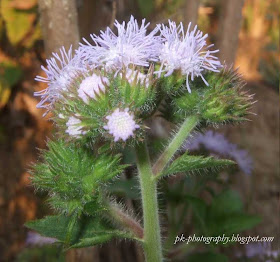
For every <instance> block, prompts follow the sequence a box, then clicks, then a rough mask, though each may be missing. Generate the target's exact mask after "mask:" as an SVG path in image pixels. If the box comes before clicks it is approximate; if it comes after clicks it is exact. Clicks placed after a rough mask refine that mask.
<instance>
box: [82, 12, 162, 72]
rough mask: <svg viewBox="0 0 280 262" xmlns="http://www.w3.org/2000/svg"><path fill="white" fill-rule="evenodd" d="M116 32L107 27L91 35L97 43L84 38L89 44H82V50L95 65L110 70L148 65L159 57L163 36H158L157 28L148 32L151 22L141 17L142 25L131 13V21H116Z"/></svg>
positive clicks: (90, 62)
mask: <svg viewBox="0 0 280 262" xmlns="http://www.w3.org/2000/svg"><path fill="white" fill-rule="evenodd" d="M114 25H115V27H116V29H117V34H115V33H113V31H112V30H111V29H110V28H109V27H107V29H106V31H105V32H103V31H101V33H100V36H96V35H94V34H93V35H91V38H92V40H93V41H94V43H95V45H91V44H90V43H89V42H88V41H87V40H85V39H84V41H85V42H86V45H81V47H80V49H79V51H78V52H79V53H81V54H82V56H83V57H85V58H86V59H88V60H89V64H91V65H95V66H96V67H98V66H100V65H102V66H104V67H105V69H106V70H107V71H111V70H120V69H122V68H123V67H128V66H129V65H138V66H145V67H146V66H149V61H155V60H157V51H158V46H159V44H160V37H158V36H155V34H156V33H157V32H158V28H155V29H154V30H153V31H152V32H151V33H149V34H147V27H148V26H149V23H147V24H145V19H143V20H142V24H141V26H139V25H138V23H137V20H136V19H135V18H134V17H133V16H131V18H130V20H129V22H128V23H127V24H126V23H125V22H123V23H122V24H120V23H119V22H118V21H117V20H116V21H115V24H114Z"/></svg>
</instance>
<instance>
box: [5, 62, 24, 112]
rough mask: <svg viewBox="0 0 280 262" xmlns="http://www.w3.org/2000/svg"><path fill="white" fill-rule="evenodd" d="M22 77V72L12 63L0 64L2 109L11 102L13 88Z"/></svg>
mask: <svg viewBox="0 0 280 262" xmlns="http://www.w3.org/2000/svg"><path fill="white" fill-rule="evenodd" d="M21 76H22V70H21V68H20V67H19V66H17V65H15V64H13V63H12V62H9V61H5V62H1V63H0V108H1V107H2V106H4V105H6V103H7V102H8V100H9V97H10V94H11V88H12V87H13V85H15V84H16V83H17V82H18V81H19V80H20V78H21Z"/></svg>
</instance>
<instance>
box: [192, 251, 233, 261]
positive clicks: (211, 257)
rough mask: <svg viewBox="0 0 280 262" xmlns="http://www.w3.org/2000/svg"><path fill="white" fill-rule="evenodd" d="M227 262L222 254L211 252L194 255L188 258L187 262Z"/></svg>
mask: <svg viewBox="0 0 280 262" xmlns="http://www.w3.org/2000/svg"><path fill="white" fill-rule="evenodd" d="M202 261H203V262H227V261H228V258H227V257H226V256H225V255H222V254H216V253H212V252H205V253H196V254H192V255H190V256H188V259H187V262H202Z"/></svg>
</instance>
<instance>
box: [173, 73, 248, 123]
mask: <svg viewBox="0 0 280 262" xmlns="http://www.w3.org/2000/svg"><path fill="white" fill-rule="evenodd" d="M205 78H206V80H207V82H208V83H209V86H205V85H204V84H203V85H201V83H200V82H199V81H200V80H198V81H197V82H194V85H193V87H192V92H191V93H185V94H183V95H181V96H179V97H175V98H174V99H173V105H174V107H175V109H176V111H177V112H176V116H177V119H181V118H184V117H186V116H187V115H199V116H200V118H201V120H204V121H206V122H208V123H222V122H225V121H227V122H229V121H230V122H233V121H242V120H246V119H247V118H246V117H247V115H248V113H249V110H250V108H251V105H252V104H253V103H252V96H251V95H248V94H247V93H246V92H244V91H243V90H242V87H243V86H244V83H243V81H242V80H241V77H240V75H238V73H237V72H236V71H233V70H231V69H227V68H225V69H223V70H222V71H221V72H220V73H218V74H217V73H213V72H211V73H208V74H207V75H206V76H205Z"/></svg>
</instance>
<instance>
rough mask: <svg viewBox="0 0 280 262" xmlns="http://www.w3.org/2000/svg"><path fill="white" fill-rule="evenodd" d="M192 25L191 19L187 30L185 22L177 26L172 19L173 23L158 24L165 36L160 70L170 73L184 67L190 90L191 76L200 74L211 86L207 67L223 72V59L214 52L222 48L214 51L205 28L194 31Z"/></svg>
mask: <svg viewBox="0 0 280 262" xmlns="http://www.w3.org/2000/svg"><path fill="white" fill-rule="evenodd" d="M190 27H191V23H189V25H188V29H187V32H186V33H185V32H184V27H183V24H182V23H180V25H179V26H178V27H177V25H176V23H175V22H172V21H170V20H169V27H168V26H165V25H163V24H162V25H158V28H159V30H160V33H161V36H162V38H163V43H162V46H161V49H160V51H159V60H160V62H161V67H160V70H159V74H161V73H162V72H166V74H165V76H169V75H171V74H172V73H173V71H174V70H180V71H181V73H182V75H186V84H187V88H188V91H189V92H191V89H190V86H189V77H190V78H191V81H193V80H194V77H197V76H200V77H201V78H202V80H203V81H204V83H205V84H206V85H207V86H208V83H207V81H206V80H205V78H204V77H203V75H202V73H203V71H204V70H210V71H213V72H219V68H220V67H221V63H220V61H219V60H218V58H217V57H215V56H214V55H213V54H214V53H217V52H218V51H219V50H213V51H210V50H209V48H210V47H212V46H213V45H207V43H206V38H207V37H208V35H207V34H206V35H203V33H202V32H201V31H199V30H197V26H195V28H194V30H193V31H190ZM196 30H197V31H196Z"/></svg>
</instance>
